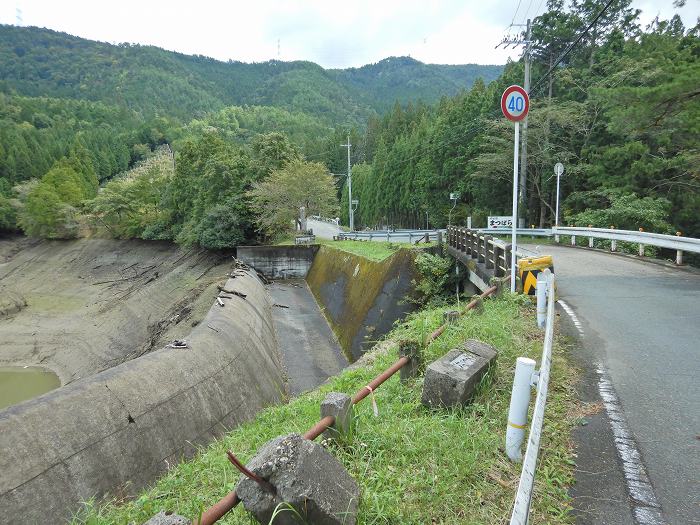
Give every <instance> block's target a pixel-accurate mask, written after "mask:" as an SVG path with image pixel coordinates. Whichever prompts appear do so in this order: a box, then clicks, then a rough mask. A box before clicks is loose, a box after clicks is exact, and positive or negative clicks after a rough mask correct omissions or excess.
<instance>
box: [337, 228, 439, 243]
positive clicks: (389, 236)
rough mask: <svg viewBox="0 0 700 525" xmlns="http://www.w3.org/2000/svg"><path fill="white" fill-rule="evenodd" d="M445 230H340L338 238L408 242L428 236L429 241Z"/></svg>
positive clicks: (435, 238)
mask: <svg viewBox="0 0 700 525" xmlns="http://www.w3.org/2000/svg"><path fill="white" fill-rule="evenodd" d="M444 232H445V230H372V231H364V232H361V231H354V232H340V233H338V239H340V240H353V241H380V242H381V241H384V242H392V241H393V242H408V243H412V242H413V241H414V240H415V241H418V240H420V239H425V236H426V235H427V236H428V240H429V241H437V240H438V235H440V234H441V233H442V234H444Z"/></svg>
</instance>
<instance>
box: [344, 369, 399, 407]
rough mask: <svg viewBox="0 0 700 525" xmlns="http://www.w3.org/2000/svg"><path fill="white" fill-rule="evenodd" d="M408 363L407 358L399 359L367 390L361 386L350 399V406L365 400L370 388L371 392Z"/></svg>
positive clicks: (369, 385)
mask: <svg viewBox="0 0 700 525" xmlns="http://www.w3.org/2000/svg"><path fill="white" fill-rule="evenodd" d="M409 361H410V359H409V358H408V357H401V358H399V359H398V360H397V361H396V362H395V363H394V364H393V365H391V366H390V367H389V368H387V369H386V370H384V372H382V373H381V374H379V375H378V376H377V377H375V378H374V379H372V381H371V382H370V383H369V384H368V385H367V386H368V387H369V388H367V386H363V387H362V388H361V389H360V390H358V391H357V393H356V394H355V396H354V397H353V398H352V404H353V405H356V404H357V403H359V402H360V401H362V400H363V399H364V398H366V397H367V396H368V395H369V393H370V388H371V389H372V390H376V389H377V387H378V386H379V385H381V384H382V383H383V382H384V381H386V380H387V379H389V378H390V377H391V376H393V375H394V374H395V373H396V372H398V371H399V370H401V368H402V367H403V366H404V365H406V364H407V363H408V362H409Z"/></svg>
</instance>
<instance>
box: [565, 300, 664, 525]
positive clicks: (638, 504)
mask: <svg viewBox="0 0 700 525" xmlns="http://www.w3.org/2000/svg"><path fill="white" fill-rule="evenodd" d="M559 302H560V303H561V301H559ZM564 309H566V307H565V308H564ZM596 373H597V374H598V392H599V393H600V397H601V399H602V400H603V405H604V406H605V411H606V412H607V414H608V419H609V420H610V428H611V429H612V433H613V436H614V437H615V448H616V449H617V454H618V456H620V460H621V461H622V471H623V473H624V475H625V481H626V483H627V491H628V493H629V495H630V498H631V500H632V514H633V517H634V521H635V523H636V524H637V525H662V524H663V523H664V520H663V517H662V515H661V505H659V501H658V500H657V499H656V494H655V493H654V487H652V485H651V482H650V481H649V476H648V475H647V471H646V468H645V467H644V464H643V463H642V457H641V455H640V453H639V449H638V448H637V444H636V443H635V441H634V437H633V436H632V434H631V432H630V431H629V428H628V426H627V420H626V419H625V415H624V413H623V411H622V406H621V405H620V401H619V399H618V398H617V394H616V393H615V389H614V388H613V385H612V383H611V382H610V379H609V378H608V375H607V373H606V372H605V370H604V369H603V367H602V366H600V365H597V366H596Z"/></svg>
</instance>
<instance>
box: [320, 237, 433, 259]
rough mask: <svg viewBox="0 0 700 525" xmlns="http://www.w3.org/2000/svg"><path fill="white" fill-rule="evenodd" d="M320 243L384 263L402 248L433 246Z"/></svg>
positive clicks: (352, 242)
mask: <svg viewBox="0 0 700 525" xmlns="http://www.w3.org/2000/svg"><path fill="white" fill-rule="evenodd" d="M319 242H320V243H321V244H326V245H328V246H330V247H331V248H335V249H337V250H341V251H344V252H348V253H352V254H354V255H359V256H361V257H364V258H366V259H369V260H370V261H383V260H384V259H386V258H387V257H391V256H392V255H394V254H395V253H396V252H397V251H399V250H400V249H401V248H408V249H415V248H424V247H425V246H431V245H430V244H422V245H420V246H419V247H417V246H414V245H412V244H408V243H398V242H375V241H372V242H362V241H324V240H322V239H321V240H319Z"/></svg>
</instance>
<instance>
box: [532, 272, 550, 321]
mask: <svg viewBox="0 0 700 525" xmlns="http://www.w3.org/2000/svg"><path fill="white" fill-rule="evenodd" d="M548 285H549V283H548V281H547V277H546V275H545V273H544V272H540V273H538V274H537V285H536V287H535V296H536V298H537V326H538V327H539V328H544V325H545V322H546V320H547V286H548Z"/></svg>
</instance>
